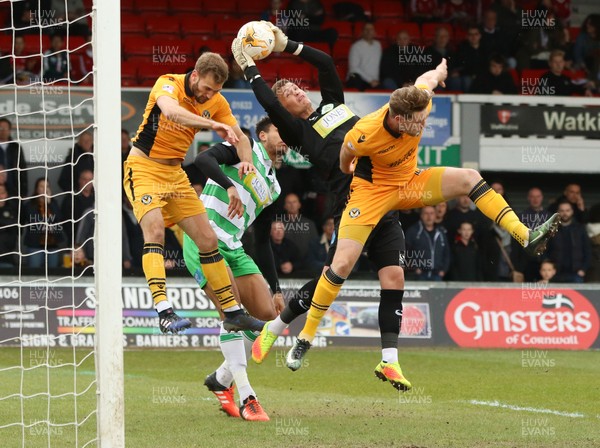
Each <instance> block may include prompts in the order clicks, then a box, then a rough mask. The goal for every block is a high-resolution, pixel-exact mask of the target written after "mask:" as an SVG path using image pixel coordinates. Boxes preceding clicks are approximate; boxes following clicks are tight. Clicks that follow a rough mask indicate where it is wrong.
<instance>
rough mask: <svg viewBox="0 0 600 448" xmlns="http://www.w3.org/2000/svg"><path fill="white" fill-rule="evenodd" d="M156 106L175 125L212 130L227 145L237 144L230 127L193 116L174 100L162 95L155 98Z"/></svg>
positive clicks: (236, 138)
mask: <svg viewBox="0 0 600 448" xmlns="http://www.w3.org/2000/svg"><path fill="white" fill-rule="evenodd" d="M156 104H157V105H158V107H159V108H160V111H161V112H162V114H163V115H164V116H165V117H167V118H168V119H169V120H171V121H174V122H175V123H177V124H181V125H183V126H188V127H191V128H197V129H202V128H207V129H212V130H214V131H215V132H216V133H217V134H219V135H220V136H221V137H222V138H223V139H224V140H225V141H227V142H228V143H231V144H235V143H238V142H239V138H238V137H237V136H236V134H235V132H234V130H233V128H232V127H231V126H228V125H226V124H224V123H219V122H217V121H214V120H209V119H208V118H204V117H201V116H199V115H196V114H193V113H192V112H190V111H188V110H186V109H184V108H183V107H181V106H180V105H179V103H178V102H177V100H176V99H174V98H171V97H169V96H166V95H162V96H159V97H158V98H157V100H156Z"/></svg>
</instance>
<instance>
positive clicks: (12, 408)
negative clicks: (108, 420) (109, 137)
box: [0, 0, 97, 447]
mask: <svg viewBox="0 0 600 448" xmlns="http://www.w3.org/2000/svg"><path fill="white" fill-rule="evenodd" d="M91 15H92V13H91V5H89V4H87V3H85V2H82V1H73V0H69V1H66V0H59V1H55V0H49V1H41V0H40V1H38V0H35V1H25V0H23V1H11V2H6V1H3V2H0V23H1V25H2V27H1V28H0V165H1V166H0V348H1V350H0V416H2V417H1V418H0V441H1V442H0V445H2V446H3V447H13V446H14V447H25V446H27V447H29V446H32V447H34V446H35V447H40V446H57V447H63V446H77V447H83V446H92V445H95V444H96V443H97V430H96V417H97V410H96V409H97V407H96V387H97V380H96V374H95V356H94V332H95V328H94V320H95V319H94V316H95V300H94V296H93V291H94V289H93V277H91V275H92V274H93V268H94V261H93V260H94V245H93V243H94V237H93V236H94V210H95V201H94V187H93V172H94V153H93V146H92V145H93V131H94V118H93V108H94V95H93V91H92V89H91V88H90V87H83V86H91V85H93V57H92V39H91V37H90V36H91V33H90V31H91V29H90V24H91Z"/></svg>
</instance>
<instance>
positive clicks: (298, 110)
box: [232, 22, 411, 390]
mask: <svg viewBox="0 0 600 448" xmlns="http://www.w3.org/2000/svg"><path fill="white" fill-rule="evenodd" d="M267 23H268V22H267ZM269 26H271V28H272V30H273V32H274V34H275V47H274V50H273V51H275V52H282V51H285V52H286V53H290V54H294V55H296V56H298V57H300V58H301V59H304V60H305V61H306V62H308V63H310V64H312V65H314V66H315V67H316V68H317V69H318V72H319V85H320V90H321V97H322V101H321V103H320V104H319V106H318V107H317V108H316V109H315V108H314V107H313V105H312V104H311V102H310V100H309V99H308V97H307V95H306V93H305V92H304V91H303V90H302V89H301V88H300V87H298V86H297V85H296V84H294V83H293V82H290V81H288V80H285V79H282V80H279V81H277V82H276V83H275V84H274V85H273V88H272V89H271V88H269V87H268V86H267V84H266V82H265V81H264V80H263V78H261V76H260V72H259V71H258V68H257V67H256V65H255V64H254V61H253V60H252V58H250V56H248V55H247V54H246V53H244V52H243V50H242V46H241V41H240V39H234V41H233V44H232V51H233V55H234V57H235V60H236V62H237V63H238V64H239V65H240V67H241V68H242V69H243V70H244V75H245V77H246V79H248V80H249V81H250V83H251V86H252V90H253V91H254V94H255V95H256V97H257V99H258V101H259V102H260V103H261V105H262V106H263V107H264V108H265V110H266V112H267V113H268V115H269V117H270V118H271V119H272V120H273V124H274V125H275V126H277V128H278V129H279V133H280V135H281V138H282V139H283V141H284V142H285V143H286V144H287V145H288V147H289V148H291V149H292V150H294V151H297V152H299V153H300V154H302V155H303V156H304V157H305V158H307V159H308V160H309V161H310V163H312V164H313V165H314V166H315V167H316V168H317V170H318V171H319V172H320V174H321V175H322V177H323V178H324V179H326V180H327V181H328V183H329V189H330V191H331V194H332V196H333V197H334V198H335V204H334V205H333V211H332V213H331V215H332V216H333V217H334V222H335V228H336V231H335V233H334V237H333V242H332V245H331V247H330V250H329V253H328V260H327V262H326V263H325V266H326V267H325V268H324V271H325V270H326V269H327V267H328V266H329V264H330V262H331V260H332V258H333V254H334V253H335V245H336V237H335V235H336V234H337V229H338V227H339V223H340V220H341V215H342V212H343V210H344V207H345V203H346V198H347V196H348V194H349V192H350V183H351V181H352V176H350V175H348V174H344V173H342V172H341V171H340V168H339V166H340V160H339V157H340V148H341V146H342V143H343V142H344V137H345V135H346V132H348V131H349V130H350V129H351V128H352V127H353V125H354V124H355V123H356V122H357V121H358V120H359V117H357V116H356V115H355V114H354V113H353V112H352V111H351V110H350V109H349V108H348V107H347V106H346V105H345V104H344V91H343V85H342V81H341V80H340V78H339V76H338V74H337V71H336V69H335V65H334V63H333V60H332V59H331V57H330V56H328V55H327V54H325V53H324V52H322V51H319V50H316V49H314V48H311V47H309V46H306V45H303V44H301V43H298V42H294V41H292V40H289V39H288V38H287V36H286V35H285V34H284V33H283V32H282V31H281V30H280V29H279V28H277V27H275V26H274V25H272V24H269ZM404 248H405V245H404V234H403V232H402V227H401V226H400V222H399V219H398V213H397V212H391V213H388V214H387V215H385V216H384V217H383V218H382V219H381V221H380V222H379V224H378V225H377V226H376V228H375V229H374V231H373V233H372V234H371V238H370V240H369V243H368V251H367V253H368V256H369V259H370V260H371V262H372V263H374V264H375V266H376V267H377V273H378V276H379V281H380V284H381V299H380V305H379V328H380V331H381V348H382V360H381V362H380V363H379V364H378V365H377V367H376V374H377V375H378V376H379V377H381V375H383V376H384V377H385V380H387V381H390V383H391V384H392V385H393V386H394V387H395V388H397V389H403V390H406V389H409V388H410V387H411V385H410V382H408V380H406V378H404V376H403V374H402V370H401V369H400V365H399V363H398V335H399V333H400V325H401V319H402V297H403V294H404V271H403V268H402V260H403V252H404ZM317 281H318V278H316V279H314V280H311V281H310V282H308V283H307V284H306V285H304V286H303V287H302V288H301V289H300V290H299V291H298V293H297V294H296V296H295V297H294V298H293V299H292V300H291V301H290V303H289V304H288V306H286V308H285V309H284V310H283V312H282V313H281V315H280V316H278V317H277V318H276V319H275V320H273V321H270V322H268V323H267V324H266V325H265V327H264V328H263V331H262V332H261V334H260V335H259V337H258V338H257V340H256V341H255V342H254V345H253V347H252V359H254V360H255V361H256V362H258V363H260V362H262V361H263V360H264V358H265V357H266V356H267V354H268V353H269V350H270V349H271V347H272V345H273V343H274V342H275V340H276V339H277V336H278V335H281V334H282V333H283V331H284V330H285V328H286V327H287V325H289V323H290V322H291V321H292V320H293V319H295V318H296V317H298V316H300V315H302V314H304V313H306V312H307V311H308V310H309V308H310V305H311V298H312V296H313V293H314V290H315V287H316V284H317Z"/></svg>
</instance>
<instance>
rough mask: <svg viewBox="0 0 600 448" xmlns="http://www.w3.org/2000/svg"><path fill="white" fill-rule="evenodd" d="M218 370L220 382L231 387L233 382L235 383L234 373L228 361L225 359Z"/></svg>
mask: <svg viewBox="0 0 600 448" xmlns="http://www.w3.org/2000/svg"><path fill="white" fill-rule="evenodd" d="M216 372H217V381H218V382H219V384H221V385H223V386H225V387H231V383H233V375H232V374H231V371H230V370H229V367H228V366H227V361H223V364H221V365H220V366H219V368H218V369H217V370H216Z"/></svg>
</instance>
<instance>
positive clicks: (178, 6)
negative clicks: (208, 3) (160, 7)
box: [171, 0, 204, 20]
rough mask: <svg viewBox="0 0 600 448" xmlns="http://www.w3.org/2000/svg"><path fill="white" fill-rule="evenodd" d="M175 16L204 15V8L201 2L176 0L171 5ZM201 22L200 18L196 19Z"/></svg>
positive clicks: (196, 0) (197, 0) (198, 0)
mask: <svg viewBox="0 0 600 448" xmlns="http://www.w3.org/2000/svg"><path fill="white" fill-rule="evenodd" d="M171 11H172V12H173V14H195V15H196V16H197V15H198V14H203V13H204V11H203V6H202V2H201V1H200V0H176V1H173V2H172V3H171ZM195 18H196V20H199V18H198V17H195Z"/></svg>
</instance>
